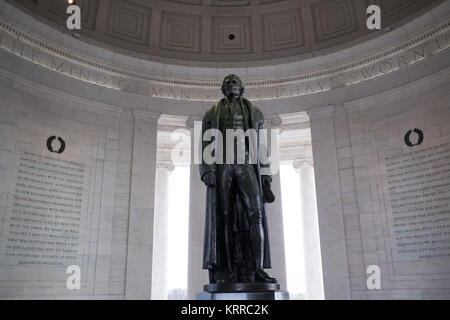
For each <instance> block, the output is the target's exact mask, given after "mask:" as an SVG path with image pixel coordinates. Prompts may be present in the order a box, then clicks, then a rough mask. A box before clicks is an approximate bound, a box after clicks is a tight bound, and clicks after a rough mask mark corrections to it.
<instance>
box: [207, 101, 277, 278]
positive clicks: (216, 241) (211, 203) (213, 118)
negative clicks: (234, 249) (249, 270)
mask: <svg viewBox="0 0 450 320" xmlns="http://www.w3.org/2000/svg"><path fill="white" fill-rule="evenodd" d="M226 104H227V99H226V98H224V99H222V100H221V101H220V102H219V103H217V104H216V105H214V106H213V107H212V108H211V109H209V110H208V111H207V112H206V114H205V116H204V117H203V125H202V137H203V134H204V133H205V131H206V130H208V129H220V128H221V121H223V117H224V115H225V114H226V113H225V108H226ZM242 107H243V108H246V109H247V110H246V111H247V112H244V116H248V119H245V120H246V121H247V123H248V124H249V126H250V128H251V129H255V130H257V134H258V136H259V130H260V129H262V126H263V123H264V116H263V114H262V112H261V111H260V110H259V109H258V108H256V107H255V106H253V105H252V103H251V102H250V101H248V100H246V99H242ZM261 143H263V141H260V144H261ZM207 145H208V143H207V142H206V143H205V142H202V143H201V146H202V151H203V150H204V149H205V147H206V146H207ZM257 147H258V148H259V147H260V146H257ZM257 152H258V154H259V149H258V150H257ZM202 155H203V152H202ZM268 166H270V164H261V163H260V165H253V167H254V169H255V173H256V176H257V177H258V179H259V182H260V183H259V186H258V187H259V189H260V193H261V199H263V200H262V201H263V203H262V208H263V219H262V220H263V221H262V223H263V227H264V239H265V241H264V268H271V260H270V248H269V233H268V227H267V217H266V208H265V203H264V197H263V192H262V190H261V173H260V167H264V168H265V167H268ZM208 172H216V164H207V163H205V162H204V161H203V156H202V163H201V164H200V176H201V178H202V180H203V177H204V176H205V175H206V174H207V173H208ZM217 189H218V188H209V187H208V189H207V194H206V218H205V237H204V247H203V269H220V268H222V262H221V261H220V260H221V258H220V257H221V256H222V255H221V252H220V250H221V249H222V248H224V245H223V244H221V241H222V240H221V239H222V237H220V234H219V233H220V230H221V228H220V225H219V224H218V221H220V219H218V217H219V216H220V212H219V210H220V208H219V206H218V203H219V201H218V197H219V196H220V195H219V194H218V191H217ZM243 207H244V206H243V205H235V210H240V208H243ZM235 216H236V215H235ZM222 230H223V229H222Z"/></svg>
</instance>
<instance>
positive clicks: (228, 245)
mask: <svg viewBox="0 0 450 320" xmlns="http://www.w3.org/2000/svg"><path fill="white" fill-rule="evenodd" d="M225 255H226V258H227V261H226V263H227V269H228V272H229V275H230V276H229V278H228V279H227V280H226V281H227V282H233V281H234V272H233V267H232V266H231V226H230V225H229V224H226V225H225Z"/></svg>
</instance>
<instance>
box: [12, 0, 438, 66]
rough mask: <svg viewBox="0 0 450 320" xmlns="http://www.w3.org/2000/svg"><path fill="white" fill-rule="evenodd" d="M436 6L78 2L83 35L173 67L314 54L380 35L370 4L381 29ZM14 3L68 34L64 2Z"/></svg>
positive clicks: (388, 0)
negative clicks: (378, 13)
mask: <svg viewBox="0 0 450 320" xmlns="http://www.w3.org/2000/svg"><path fill="white" fill-rule="evenodd" d="M440 1H441V0H108V1H104V0H78V1H77V4H78V5H79V6H80V7H81V9H82V30H81V31H80V32H79V33H80V36H81V37H82V38H84V39H86V40H87V41H90V39H94V40H96V41H99V42H100V43H102V44H106V45H107V46H113V48H114V49H115V50H119V51H121V52H122V53H126V54H132V55H134V56H138V57H144V58H147V59H152V58H157V57H160V58H164V59H174V61H176V60H182V61H204V62H207V61H209V62H249V61H261V60H267V59H277V58H287V57H296V56H299V55H302V54H306V53H310V54H313V55H317V54H319V53H318V52H317V51H321V50H324V49H331V50H332V48H339V46H340V45H344V46H349V45H353V44H354V43H356V42H358V41H364V39H366V38H367V36H372V37H374V36H377V35H379V34H382V33H383V31H369V30H367V28H366V19H367V15H366V8H367V6H368V5H370V4H378V5H380V7H381V9H382V19H383V20H382V23H383V29H385V28H387V27H391V28H392V27H394V28H395V27H396V26H399V25H401V24H403V23H405V22H407V21H409V20H410V19H411V18H413V17H414V16H416V15H418V14H420V13H421V12H423V10H425V7H427V6H430V5H433V4H435V3H437V2H440ZM11 2H13V3H19V4H20V6H21V7H22V8H23V7H26V8H27V9H29V11H30V13H32V14H37V15H39V16H41V17H43V18H45V20H47V21H50V22H51V23H52V24H53V25H54V26H55V27H57V28H61V31H63V32H68V30H67V29H65V19H66V18H67V15H66V13H65V11H66V8H67V1H66V0H11ZM118 48H120V49H118ZM121 49H123V51H122V50H121Z"/></svg>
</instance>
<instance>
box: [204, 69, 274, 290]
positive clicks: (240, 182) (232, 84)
mask: <svg viewBox="0 0 450 320" xmlns="http://www.w3.org/2000/svg"><path fill="white" fill-rule="evenodd" d="M244 91H245V88H244V85H243V83H242V81H241V79H240V78H239V77H238V76H236V75H229V76H227V77H226V78H225V79H224V81H223V86H222V92H223V94H224V95H225V98H223V99H222V100H221V101H220V102H219V103H217V104H216V105H215V106H214V107H213V108H211V109H210V110H208V111H207V112H206V114H205V116H204V118H203V128H202V133H203V134H204V133H205V132H206V131H207V130H209V129H217V130H220V131H221V133H222V135H223V137H224V139H225V137H226V130H229V129H233V130H238V129H242V130H244V131H246V130H248V129H254V130H256V131H257V132H258V134H257V137H259V130H261V129H262V128H263V123H264V117H263V115H262V113H261V111H260V110H259V109H258V108H256V107H255V106H254V105H253V104H252V103H251V102H250V101H248V100H246V99H245V98H243V97H242V95H243V94H244ZM203 134H202V137H203ZM263 143H264V141H261V140H260V139H259V138H257V143H256V145H257V146H256V147H257V149H258V150H257V152H258V153H257V154H258V155H259V148H261V147H263ZM208 145H209V143H208V142H204V141H203V142H202V150H203V151H204V150H205V148H206V147H207V146H208ZM223 145H224V146H225V145H226V142H225V141H224V142H223ZM264 147H265V146H264ZM245 148H246V150H245V155H246V159H245V163H244V164H242V163H240V162H238V161H237V160H236V159H237V157H236V155H235V156H234V162H233V163H228V164H220V163H213V164H208V163H206V162H205V161H204V159H203V161H202V163H201V165H200V176H201V179H202V181H203V182H204V183H205V185H206V186H207V187H208V191H207V203H206V221H205V242H204V254H203V268H204V269H208V271H209V279H210V284H217V286H211V287H207V288H210V289H211V288H218V287H219V284H220V285H221V286H222V288H223V286H224V284H227V283H228V284H232V285H230V286H228V288H235V289H236V290H238V288H241V287H242V286H241V285H238V284H236V283H240V284H242V283H245V284H246V285H247V286H248V284H249V283H260V284H264V285H266V284H268V286H264V285H262V286H260V287H258V286H257V285H255V286H253V287H251V288H261V289H262V291H267V290H263V289H264V288H267V287H271V288H272V287H276V285H275V286H274V284H275V283H276V282H277V281H276V279H274V278H271V277H270V276H269V275H268V274H267V273H266V272H265V271H264V269H265V268H270V267H271V261H270V252H269V234H268V228H267V217H266V210H265V205H266V203H272V202H273V201H274V200H275V196H274V194H273V193H272V190H271V188H270V184H271V181H272V178H271V177H270V176H266V175H261V168H267V167H269V166H270V164H263V163H261V161H260V158H259V156H258V159H257V163H256V164H254V163H252V162H251V161H248V154H249V150H248V149H249V146H248V145H247V144H246V146H245ZM263 150H265V149H263ZM234 152H236V148H235V150H234ZM225 153H226V152H223V154H224V155H225ZM224 160H226V159H224ZM238 163H240V164H238Z"/></svg>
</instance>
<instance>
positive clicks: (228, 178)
mask: <svg viewBox="0 0 450 320" xmlns="http://www.w3.org/2000/svg"><path fill="white" fill-rule="evenodd" d="M232 182H233V173H232V172H231V170H230V168H229V167H228V166H227V165H224V166H220V168H218V181H217V183H218V185H217V187H218V188H219V198H220V200H219V203H220V211H221V213H222V216H221V218H222V221H221V222H219V223H223V231H224V249H225V255H226V261H225V263H226V267H227V269H228V272H229V275H230V276H229V279H227V281H230V282H231V281H233V280H234V272H233V266H232V264H231V259H232V258H231V248H232V241H233V238H232V228H231V210H232V208H231V201H232V198H233V190H232Z"/></svg>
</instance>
